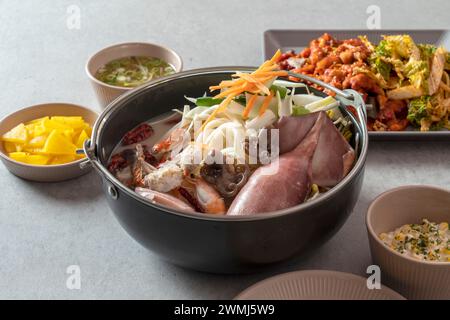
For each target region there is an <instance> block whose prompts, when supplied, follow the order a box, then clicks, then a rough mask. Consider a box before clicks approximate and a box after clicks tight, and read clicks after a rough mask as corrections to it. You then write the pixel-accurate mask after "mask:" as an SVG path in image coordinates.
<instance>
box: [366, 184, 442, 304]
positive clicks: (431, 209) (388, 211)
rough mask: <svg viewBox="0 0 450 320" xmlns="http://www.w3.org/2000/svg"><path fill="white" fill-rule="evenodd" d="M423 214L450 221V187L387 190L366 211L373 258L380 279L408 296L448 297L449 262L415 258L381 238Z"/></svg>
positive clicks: (409, 297)
mask: <svg viewBox="0 0 450 320" xmlns="http://www.w3.org/2000/svg"><path fill="white" fill-rule="evenodd" d="M423 218H427V219H429V220H430V221H432V222H436V223H441V222H449V221H450V190H445V189H442V188H437V187H432V186H424V185H415V186H414V185H413V186H404V187H400V188H396V189H392V190H389V191H386V192H385V193H383V194H381V195H380V196H378V197H377V198H376V199H375V200H374V201H373V202H372V204H371V205H370V207H369V209H368V211H367V217H366V225H367V230H368V235H369V244H370V251H371V254H372V259H373V262H374V263H375V264H376V265H378V266H379V267H380V270H381V281H382V282H383V283H386V284H387V285H388V286H389V287H391V288H392V289H394V290H396V291H398V292H399V293H401V294H402V295H403V296H405V297H406V298H408V299H445V300H449V299H450V262H435V261H423V260H418V259H415V258H412V257H409V256H406V255H402V254H400V253H398V252H397V251H394V250H392V249H390V248H389V247H387V246H386V245H385V244H384V243H383V242H382V241H381V239H380V237H379V235H380V234H381V233H383V232H391V231H393V230H395V229H397V228H398V227H401V226H403V225H405V224H411V223H420V222H421V220H422V219H423Z"/></svg>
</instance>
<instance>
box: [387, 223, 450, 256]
mask: <svg viewBox="0 0 450 320" xmlns="http://www.w3.org/2000/svg"><path fill="white" fill-rule="evenodd" d="M380 239H381V240H382V241H383V242H384V244H385V245H387V246H388V247H389V248H391V249H392V250H395V251H397V252H399V253H401V254H404V255H407V256H409V257H412V258H415V259H418V260H426V261H440V262H450V231H449V229H448V223H447V222H442V223H434V222H430V221H428V220H427V219H423V220H422V223H421V224H405V225H404V226H401V227H400V228H397V229H395V230H394V231H392V232H388V233H382V234H380Z"/></svg>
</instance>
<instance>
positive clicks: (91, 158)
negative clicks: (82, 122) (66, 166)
mask: <svg viewBox="0 0 450 320" xmlns="http://www.w3.org/2000/svg"><path fill="white" fill-rule="evenodd" d="M91 144H92V142H91V139H86V140H85V141H84V144H83V150H84V154H85V155H86V157H87V160H86V161H83V162H82V163H80V167H81V169H83V168H86V167H88V166H92V167H94V169H95V170H96V171H97V172H98V173H100V174H101V175H102V176H103V171H102V170H101V165H100V163H99V162H98V159H97V156H96V154H95V149H94V148H91Z"/></svg>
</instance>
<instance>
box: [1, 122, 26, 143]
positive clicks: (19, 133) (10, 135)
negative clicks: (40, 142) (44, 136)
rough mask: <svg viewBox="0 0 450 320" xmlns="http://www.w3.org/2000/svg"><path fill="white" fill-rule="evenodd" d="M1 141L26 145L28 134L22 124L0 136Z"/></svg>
mask: <svg viewBox="0 0 450 320" xmlns="http://www.w3.org/2000/svg"><path fill="white" fill-rule="evenodd" d="M2 140H3V141H6V142H14V143H27V140H28V132H27V128H25V125H24V124H23V123H21V124H19V125H17V126H16V127H14V128H13V129H11V130H10V131H8V132H7V133H5V134H4V135H3V136H2Z"/></svg>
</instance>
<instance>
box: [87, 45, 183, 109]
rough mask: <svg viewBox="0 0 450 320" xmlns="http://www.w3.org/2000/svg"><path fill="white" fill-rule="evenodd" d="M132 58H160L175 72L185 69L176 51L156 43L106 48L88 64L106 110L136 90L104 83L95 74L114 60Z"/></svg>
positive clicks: (89, 73) (96, 91)
mask: <svg viewBox="0 0 450 320" xmlns="http://www.w3.org/2000/svg"><path fill="white" fill-rule="evenodd" d="M130 56H148V57H154V58H159V59H162V60H164V61H166V62H167V63H168V64H170V65H171V66H172V67H173V68H174V69H175V72H180V71H181V70H182V69H183V61H182V60H181V57H180V56H179V55H178V54H177V53H176V52H175V51H173V50H172V49H169V48H166V47H164V46H160V45H157V44H154V43H147V42H129V43H119V44H115V45H112V46H110V47H106V48H104V49H102V50H100V51H99V52H97V53H95V54H94V55H93V56H91V57H90V58H89V60H88V62H87V64H86V73H87V76H88V77H89V79H90V80H91V84H92V87H93V88H94V91H95V93H96V95H97V99H98V101H99V103H100V106H101V107H102V108H106V106H107V105H108V104H109V103H110V102H111V101H113V100H114V99H115V98H117V97H118V96H120V95H121V94H123V93H125V92H128V91H130V90H133V89H134V88H126V87H120V86H114V85H110V84H107V83H104V82H102V81H100V80H98V79H97V78H96V77H95V73H96V72H97V71H98V69H100V68H101V67H102V66H104V65H105V64H107V63H108V62H111V61H112V60H115V59H120V58H125V57H130Z"/></svg>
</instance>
